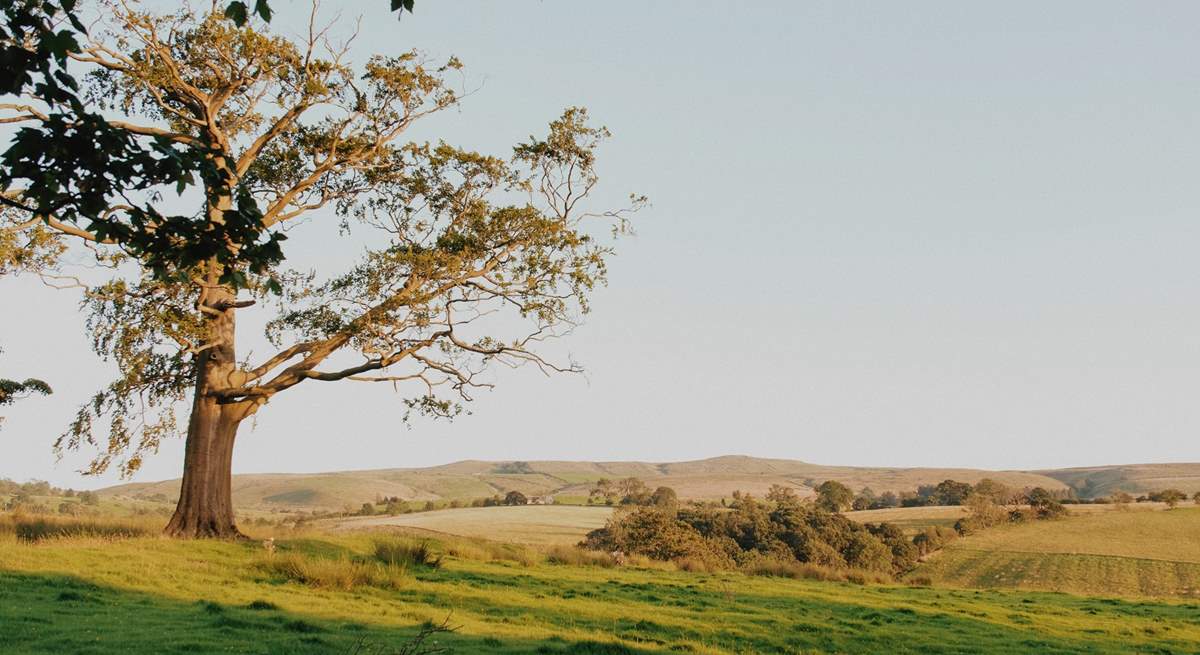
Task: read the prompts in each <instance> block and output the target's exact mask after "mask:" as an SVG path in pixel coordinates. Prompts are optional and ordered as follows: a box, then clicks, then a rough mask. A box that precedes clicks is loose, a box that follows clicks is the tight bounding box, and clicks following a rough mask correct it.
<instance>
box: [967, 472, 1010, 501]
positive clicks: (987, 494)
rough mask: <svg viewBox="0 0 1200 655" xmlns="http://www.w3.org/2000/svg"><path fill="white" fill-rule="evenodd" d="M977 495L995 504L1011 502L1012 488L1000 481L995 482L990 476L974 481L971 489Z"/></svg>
mask: <svg viewBox="0 0 1200 655" xmlns="http://www.w3.org/2000/svg"><path fill="white" fill-rule="evenodd" d="M972 491H973V493H974V494H975V495H977V496H981V497H984V498H987V499H989V500H991V501H992V502H993V503H994V504H996V505H1010V504H1012V498H1013V495H1014V494H1013V490H1012V489H1010V488H1009V487H1008V486H1007V485H1005V484H1004V483H1001V482H997V481H996V480H993V479H991V478H983V479H982V480H980V481H979V482H976V483H975V487H974V489H973V490H972Z"/></svg>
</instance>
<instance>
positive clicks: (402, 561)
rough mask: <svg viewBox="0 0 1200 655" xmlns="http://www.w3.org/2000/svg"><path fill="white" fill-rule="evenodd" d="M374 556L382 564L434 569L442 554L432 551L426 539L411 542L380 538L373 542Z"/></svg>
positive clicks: (440, 560) (405, 567)
mask: <svg viewBox="0 0 1200 655" xmlns="http://www.w3.org/2000/svg"><path fill="white" fill-rule="evenodd" d="M374 557H375V559H376V560H377V561H379V562H380V563H382V564H385V565H387V566H398V567H401V568H404V569H407V568H408V567H410V566H424V567H428V568H432V569H436V568H438V567H440V566H441V565H442V556H441V555H439V554H437V553H435V552H434V551H433V549H432V548H431V547H430V546H429V542H428V541H421V542H419V543H413V542H411V541H405V540H401V539H380V540H377V541H376V542H375V552H374Z"/></svg>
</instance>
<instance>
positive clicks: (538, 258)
mask: <svg viewBox="0 0 1200 655" xmlns="http://www.w3.org/2000/svg"><path fill="white" fill-rule="evenodd" d="M130 6H131V7H135V8H136V9H137V10H136V11H135V10H134V9H129V8H126V6H125V5H124V4H122V5H119V6H116V7H113V8H110V9H108V10H107V13H106V14H105V15H104V16H103V18H104V25H105V28H104V29H103V30H98V31H97V32H95V33H94V34H93V35H89V41H88V43H87V44H86V45H84V46H83V47H82V48H81V52H82V53H83V55H82V56H80V59H81V60H84V61H87V62H88V63H90V64H92V65H93V66H95V67H96V73H95V74H94V75H91V76H90V77H89V90H88V92H89V94H90V95H91V96H92V97H96V98H103V99H106V102H107V104H106V105H105V107H106V109H108V110H109V111H111V112H114V113H124V114H125V115H126V117H127V118H128V119H129V120H126V121H122V125H123V126H124V129H126V130H127V131H132V132H134V133H138V134H145V135H149V138H151V139H153V140H154V141H155V142H157V143H166V144H168V146H169V147H170V148H171V149H173V150H176V151H180V152H187V151H195V152H203V153H205V157H206V161H208V162H209V168H208V169H206V170H205V171H204V173H203V175H201V176H200V177H201V179H200V183H199V186H200V187H201V188H202V190H203V193H202V194H201V195H202V198H201V199H200V201H199V206H198V207H197V210H196V212H195V214H194V215H192V216H189V217H188V225H190V226H191V227H187V226H183V227H179V230H181V231H180V232H179V234H183V233H185V232H187V231H188V230H192V231H195V232H196V233H197V234H209V232H207V230H210V228H211V229H212V230H215V232H216V233H219V234H222V235H223V236H222V237H221V240H222V241H223V242H224V243H225V245H226V248H225V251H222V252H221V253H220V254H219V255H217V254H213V255H211V256H207V257H204V258H194V259H196V260H197V261H192V259H189V258H186V257H179V258H174V259H173V260H172V261H168V262H165V263H164V262H163V260H161V259H160V258H156V256H157V255H156V254H161V253H162V252H166V251H167V250H168V247H167V246H163V247H162V249H161V250H160V249H159V247H158V246H156V245H153V244H151V246H148V247H147V248H144V249H139V248H132V247H130V246H128V245H127V244H122V243H121V242H119V241H115V240H113V239H112V238H110V231H108V230H109V228H108V227H105V228H104V230H100V229H96V230H91V231H89V230H88V229H83V228H80V227H78V226H74V225H70V224H67V223H63V222H54V221H52V222H50V223H45V222H35V223H33V224H27V225H25V226H24V228H23V229H27V230H35V229H37V230H40V229H48V230H51V231H52V232H53V233H54V235H55V237H56V238H57V239H59V240H60V241H63V242H66V241H69V240H78V241H82V242H84V243H86V244H87V245H88V248H89V249H88V250H87V252H90V253H94V254H95V256H96V258H97V262H98V263H100V264H103V265H106V266H110V267H111V268H110V270H111V275H110V277H109V279H108V280H107V281H105V282H103V283H101V284H99V285H91V286H86V288H85V289H84V292H85V294H86V304H87V307H88V310H89V312H90V318H89V328H90V329H91V330H92V332H93V337H94V344H95V347H96V350H97V352H98V353H100V354H101V355H102V356H105V357H107V358H111V359H112V360H113V361H115V363H116V364H117V368H118V369H119V371H120V377H119V378H118V379H117V380H116V381H114V382H113V383H112V384H111V385H110V386H109V387H107V388H105V389H103V390H101V391H100V392H99V393H98V394H97V395H96V396H95V397H94V398H93V399H92V401H91V402H89V403H88V404H87V405H86V406H85V407H83V408H81V409H80V412H79V414H78V416H77V418H76V419H75V421H74V422H72V424H71V425H70V426H69V429H68V431H67V432H66V434H64V435H63V437H62V438H60V440H59V441H58V442H57V444H56V448H57V449H59V450H60V451H61V450H67V449H74V448H79V447H82V446H89V445H91V446H96V447H98V449H99V451H100V452H99V454H98V456H97V457H96V459H95V460H94V461H93V463H92V465H91V467H90V468H89V469H88V472H90V473H98V472H101V471H104V470H106V469H107V468H108V467H109V466H110V465H113V464H114V463H118V466H119V468H120V470H121V472H122V473H124V474H130V473H132V472H133V471H135V470H136V469H137V468H138V466H139V465H140V464H141V462H142V459H143V458H144V457H145V456H146V455H148V454H149V453H151V452H153V451H154V450H156V448H157V447H158V444H159V443H160V441H161V440H162V439H163V438H165V437H167V436H168V435H172V434H175V433H176V432H177V427H176V425H177V423H176V417H175V412H174V407H175V405H176V404H177V403H179V402H181V401H183V400H185V399H187V398H190V400H191V409H190V413H189V415H188V420H187V428H186V435H187V443H186V448H185V463H184V475H183V484H182V493H181V495H180V499H179V504H178V507H177V509H176V512H175V514H174V515H173V516H172V518H171V521H170V522H169V524H168V526H167V533H168V534H170V535H175V536H184V537H198V536H211V537H236V536H238V535H239V533H238V531H237V528H236V525H235V522H234V515H233V507H232V495H231V492H230V479H231V472H230V471H231V459H232V450H233V443H234V440H235V438H236V435H237V430H238V426H239V425H240V424H241V423H242V422H243V421H244V420H246V419H247V418H249V417H251V416H253V415H254V414H255V413H256V412H258V411H259V410H260V409H261V408H262V407H263V406H264V405H266V403H267V402H268V401H270V400H271V399H272V398H273V397H274V396H276V395H277V394H279V393H282V392H284V391H287V390H288V389H291V388H293V387H295V386H297V385H300V384H305V383H315V382H333V381H339V380H356V381H363V382H387V383H392V384H397V385H404V384H407V385H415V387H414V388H415V390H414V391H413V392H412V393H411V395H409V396H408V398H407V399H406V400H405V406H406V408H407V411H406V412H405V413H404V414H403V415H402V417H401V418H402V419H403V420H407V419H408V418H409V417H410V415H412V414H414V413H415V414H422V415H427V416H433V417H446V418H448V417H453V416H455V415H456V414H458V413H459V412H461V409H462V408H461V404H462V403H463V402H467V401H469V400H471V398H472V394H473V393H474V392H475V391H476V390H478V389H484V388H490V386H491V384H490V383H488V382H486V381H484V380H481V379H480V377H481V375H482V374H483V373H484V372H485V370H486V369H487V368H488V367H489V366H490V365H493V364H497V363H500V364H508V365H520V364H531V365H534V366H537V367H538V368H540V369H541V370H543V371H545V372H577V371H579V370H580V368H579V366H578V365H577V364H574V363H566V364H559V363H555V362H553V361H551V360H550V359H548V358H547V357H544V356H543V355H542V354H539V352H538V351H539V350H540V347H541V345H542V344H544V342H546V341H547V340H549V339H552V338H555V337H557V336H561V335H562V334H564V333H565V332H566V331H568V330H569V329H570V328H571V327H572V326H573V325H574V324H576V322H577V320H578V317H579V316H580V315H581V314H583V313H586V312H587V311H588V309H589V306H588V302H587V298H588V295H589V293H590V291H591V290H592V289H593V288H594V287H595V286H596V285H597V284H602V283H603V282H604V281H605V277H606V272H607V269H606V261H607V258H608V256H609V255H610V254H611V252H612V249H611V245H610V244H608V243H607V242H606V241H602V240H600V239H598V238H597V236H596V235H594V234H593V233H592V232H593V231H592V226H593V225H596V226H597V227H600V226H605V227H606V228H610V229H612V230H614V231H615V232H618V233H619V232H620V231H622V230H623V229H624V228H625V227H626V219H627V216H626V214H625V211H624V210H619V211H595V210H592V209H590V208H588V207H587V206H586V202H585V200H586V198H587V197H588V195H589V194H590V192H591V191H592V190H593V188H594V187H595V185H596V183H597V179H598V178H597V176H596V173H595V167H594V166H595V156H594V152H595V149H596V147H597V145H598V144H599V143H600V142H601V141H602V140H603V139H604V138H605V137H607V135H608V133H607V131H606V130H604V129H603V128H596V127H591V126H589V125H588V123H587V114H586V111H585V110H583V109H578V108H573V109H569V110H567V111H566V112H564V114H563V115H562V116H561V118H559V119H557V120H555V121H553V122H552V123H551V126H550V130H549V135H548V136H547V137H545V138H542V139H531V140H530V141H528V142H525V143H521V144H518V145H517V146H516V147H515V148H514V150H513V155H512V157H511V158H510V159H508V160H505V159H500V158H497V157H491V156H485V155H481V154H478V153H475V152H470V151H466V150H462V149H459V148H455V147H452V146H450V145H447V144H445V143H437V144H430V143H404V142H403V137H404V135H405V132H406V131H407V130H408V129H409V128H410V127H411V126H412V125H413V124H414V123H415V122H416V121H418V120H420V119H422V118H424V117H426V116H429V115H431V114H434V113H436V112H439V111H443V110H445V109H447V108H449V107H453V106H455V105H456V104H457V103H458V96H457V95H456V94H455V92H454V91H453V90H452V89H451V88H450V87H449V86H448V85H447V84H446V82H445V81H444V76H445V75H446V74H447V72H448V71H453V70H456V69H458V68H459V67H460V64H459V62H458V61H457V60H454V59H450V60H449V61H448V62H446V63H445V64H444V65H441V66H431V65H429V64H428V62H426V61H425V60H424V59H423V58H422V57H421V56H420V54H419V53H412V52H410V53H404V54H401V55H397V56H384V55H376V56H374V57H372V58H371V59H370V60H369V61H368V62H367V63H366V64H365V65H364V66H362V67H360V68H356V67H354V66H352V65H351V64H350V63H349V62H348V60H347V50H346V49H345V48H337V49H329V48H327V47H326V45H325V44H326V43H328V39H327V38H326V37H327V28H321V27H320V26H318V25H317V24H316V23H315V22H314V23H312V25H311V29H310V33H309V35H308V36H307V37H305V38H302V39H299V40H295V39H291V38H287V37H283V36H280V35H274V34H271V33H270V31H269V26H267V25H265V24H253V25H251V24H250V23H247V26H246V27H244V28H238V27H236V26H235V25H234V24H233V23H231V22H230V21H228V20H226V19H225V18H223V17H222V15H220V14H219V13H213V14H208V15H196V14H193V13H190V12H189V11H188V10H180V11H178V12H176V13H172V14H155V13H154V12H151V11H146V10H144V9H143V8H140V7H136V4H134V5H130ZM314 21H315V19H314ZM264 98H265V99H269V102H268V101H264ZM25 118H26V119H27V120H32V121H35V122H37V121H41V122H43V123H45V122H46V120H49V119H48V118H46V117H42V116H37V115H34V116H30V117H25ZM189 149H190V150H189ZM159 186H161V185H159ZM156 190H157V191H169V190H170V189H162V188H158V187H152V188H147V189H145V191H146V192H147V193H149V192H151V191H156ZM640 203H641V199H640V198H635V199H634V200H633V203H632V205H631V207H630V209H633V208H636V206H637V205H639V204H640ZM112 209H113V210H114V211H117V212H119V211H121V210H120V208H119V207H113V208H112ZM322 210H326V211H322ZM235 215H236V216H242V217H243V218H242V219H238V220H242V221H243V223H244V224H245V226H250V227H247V228H246V229H251V228H252V227H253V226H254V224H255V223H254V221H255V220H257V219H255V218H254V217H255V216H259V217H261V224H262V226H263V229H264V230H266V231H267V233H269V234H270V235H271V236H272V237H277V235H278V234H279V233H280V231H281V230H282V229H283V228H284V227H289V226H294V225H297V223H298V222H299V221H301V220H303V219H306V218H316V217H322V216H323V217H325V218H327V219H328V218H332V219H333V220H332V221H329V220H326V221H318V222H316V223H311V222H310V223H308V224H307V225H308V226H309V227H311V226H313V225H318V226H319V225H328V224H329V223H332V224H331V225H329V227H330V228H332V230H333V231H334V232H335V233H336V232H338V231H339V229H340V231H342V232H345V231H346V230H349V229H356V230H358V229H361V230H365V231H366V232H367V233H368V234H370V235H372V237H373V238H372V240H371V241H370V243H369V246H368V249H367V252H366V254H365V255H364V256H363V258H362V260H361V261H359V262H358V263H357V264H355V265H353V266H351V267H350V268H349V269H348V270H347V271H346V272H344V273H341V274H336V275H333V276H330V277H328V278H327V279H321V280H318V279H316V277H315V274H312V273H299V272H294V271H287V270H284V269H282V268H281V266H280V265H277V264H275V263H272V261H271V260H270V258H267V259H266V260H264V259H262V258H260V257H258V256H257V254H261V253H257V251H255V250H254V249H253V248H250V247H249V246H246V245H245V244H242V245H239V241H238V240H237V239H235V238H234V236H235V235H230V234H228V230H229V229H231V228H229V223H230V220H231V217H233V216H235ZM164 220H165V219H164ZM235 222H236V221H235ZM26 223H28V222H26ZM218 227H219V229H218ZM172 229H174V228H172ZM239 229H240V228H239ZM185 241H186V240H185ZM271 242H272V243H277V242H278V238H275V239H274V241H271ZM255 243H259V244H261V243H265V242H263V241H261V240H259V241H256V242H255ZM168 245H169V246H170V247H175V248H177V247H178V244H177V243H175V242H174V241H173V242H171V244H168ZM185 250H186V248H185ZM256 253H257V254H256ZM131 268H135V269H136V273H134V274H133V275H132V276H129V275H127V274H126V273H125V272H126V271H128V270H130V269H131ZM243 294H245V295H243ZM247 296H248V297H247ZM255 305H257V306H259V307H263V306H268V307H271V306H274V307H275V308H277V312H276V314H275V317H274V319H272V320H270V321H268V322H267V324H268V330H267V336H268V338H269V339H270V340H271V342H272V343H274V344H276V345H277V347H278V348H279V350H278V351H277V352H276V353H275V354H274V355H272V356H270V357H267V358H266V359H264V360H261V361H258V362H246V361H245V360H244V356H242V355H241V354H239V352H238V350H237V348H236V339H235V337H236V325H237V316H238V314H239V312H241V311H245V310H248V309H249V308H251V307H252V306H255ZM506 310H511V312H512V314H513V315H512V316H507V317H506V316H504V315H503V312H504V311H506ZM514 318H515V319H516V320H513V319H514ZM514 326H525V327H524V329H522V330H521V331H518V332H515V333H514V332H513V331H512V330H513V329H514ZM351 358H353V360H356V361H347V360H349V359H351ZM101 420H104V421H105V422H106V423H107V425H106V428H107V433H108V435H107V439H102V436H101V435H99V434H97V430H96V429H95V427H94V426H95V424H96V423H98V422H99V421H101Z"/></svg>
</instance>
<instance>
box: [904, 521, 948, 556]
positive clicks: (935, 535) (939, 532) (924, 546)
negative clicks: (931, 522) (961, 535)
mask: <svg viewBox="0 0 1200 655" xmlns="http://www.w3.org/2000/svg"><path fill="white" fill-rule="evenodd" d="M957 538H958V532H957V531H955V530H951V529H950V528H944V527H942V526H940V525H936V526H930V527H927V528H925V529H924V530H922V531H921V532H919V533H917V536H915V537H913V545H914V546H916V547H917V552H918V553H919V554H920V556H921V557H925V556H926V555H928V554H930V553H932V552H934V551H937V550H941V549H942V548H945V547H946V544H948V543H950V542H951V541H954V540H955V539H957Z"/></svg>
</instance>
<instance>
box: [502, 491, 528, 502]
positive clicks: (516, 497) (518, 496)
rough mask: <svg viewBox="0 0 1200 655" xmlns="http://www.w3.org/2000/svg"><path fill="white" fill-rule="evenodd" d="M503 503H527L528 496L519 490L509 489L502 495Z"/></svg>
mask: <svg viewBox="0 0 1200 655" xmlns="http://www.w3.org/2000/svg"><path fill="white" fill-rule="evenodd" d="M504 504H505V505H528V504H529V498H527V497H526V496H525V494H523V493H521V492H520V491H510V492H508V493H507V494H505V495H504Z"/></svg>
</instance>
